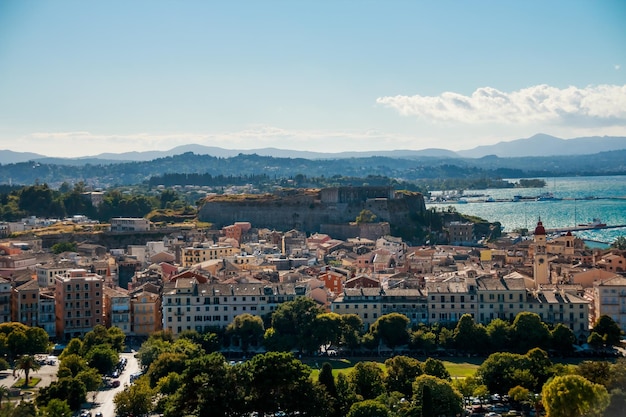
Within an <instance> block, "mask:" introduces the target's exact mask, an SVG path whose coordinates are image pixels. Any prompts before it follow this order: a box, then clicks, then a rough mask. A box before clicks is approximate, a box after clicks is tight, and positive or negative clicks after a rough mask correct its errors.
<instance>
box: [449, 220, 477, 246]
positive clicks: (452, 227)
mask: <svg viewBox="0 0 626 417" xmlns="http://www.w3.org/2000/svg"><path fill="white" fill-rule="evenodd" d="M448 233H449V234H450V244H451V245H463V244H469V243H474V223H471V222H450V224H449V225H448Z"/></svg>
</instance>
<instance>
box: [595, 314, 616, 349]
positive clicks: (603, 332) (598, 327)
mask: <svg viewBox="0 0 626 417" xmlns="http://www.w3.org/2000/svg"><path fill="white" fill-rule="evenodd" d="M593 331H594V332H596V333H598V334H599V335H600V336H602V339H603V340H604V343H605V344H606V345H607V346H617V345H619V344H620V340H621V339H622V334H623V332H622V329H620V327H619V325H618V324H617V323H615V321H614V320H613V319H612V318H611V317H610V316H607V315H606V314H604V315H602V316H600V317H599V318H598V320H596V322H595V323H594V325H593Z"/></svg>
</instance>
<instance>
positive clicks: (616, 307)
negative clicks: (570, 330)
mask: <svg viewBox="0 0 626 417" xmlns="http://www.w3.org/2000/svg"><path fill="white" fill-rule="evenodd" d="M593 299H594V308H593V317H592V318H591V319H592V321H593V322H595V321H596V320H597V319H599V318H600V317H601V316H604V315H606V316H609V317H611V318H612V319H613V321H614V322H615V323H617V324H618V325H619V327H620V329H622V331H626V277H622V276H615V277H613V278H609V279H607V280H604V281H597V282H595V283H594V284H593Z"/></svg>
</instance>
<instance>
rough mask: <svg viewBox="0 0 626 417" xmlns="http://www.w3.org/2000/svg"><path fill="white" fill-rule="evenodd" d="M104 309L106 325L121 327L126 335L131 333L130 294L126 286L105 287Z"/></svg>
mask: <svg viewBox="0 0 626 417" xmlns="http://www.w3.org/2000/svg"><path fill="white" fill-rule="evenodd" d="M103 292H104V299H103V311H104V325H105V326H106V327H112V326H115V327H119V328H120V329H121V330H122V332H124V334H125V335H129V334H130V333H131V316H130V311H131V309H130V296H129V295H128V290H126V289H124V288H120V287H117V288H109V287H104V289H103Z"/></svg>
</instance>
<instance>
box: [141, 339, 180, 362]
mask: <svg viewBox="0 0 626 417" xmlns="http://www.w3.org/2000/svg"><path fill="white" fill-rule="evenodd" d="M171 351H172V341H171V340H163V338H161V337H158V335H157V334H153V335H151V336H150V337H149V338H148V340H147V341H145V342H144V343H143V344H142V345H141V347H140V348H139V352H137V354H138V355H139V362H141V366H143V367H144V368H149V367H150V365H152V363H153V362H154V361H156V360H157V358H158V357H159V356H160V355H161V354H162V353H165V352H171Z"/></svg>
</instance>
